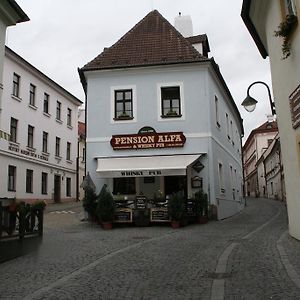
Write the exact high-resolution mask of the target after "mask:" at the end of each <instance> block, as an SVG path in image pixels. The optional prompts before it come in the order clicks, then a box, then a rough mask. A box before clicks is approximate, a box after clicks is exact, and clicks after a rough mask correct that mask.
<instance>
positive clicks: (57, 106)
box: [56, 101, 61, 121]
mask: <svg viewBox="0 0 300 300" xmlns="http://www.w3.org/2000/svg"><path fill="white" fill-rule="evenodd" d="M56 120H59V121H60V120H61V102H59V101H56Z"/></svg>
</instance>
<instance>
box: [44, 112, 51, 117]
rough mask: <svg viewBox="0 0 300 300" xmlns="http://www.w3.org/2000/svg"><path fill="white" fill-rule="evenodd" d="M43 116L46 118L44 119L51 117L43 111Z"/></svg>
mask: <svg viewBox="0 0 300 300" xmlns="http://www.w3.org/2000/svg"><path fill="white" fill-rule="evenodd" d="M43 115H44V116H46V117H48V118H50V117H51V115H50V114H49V113H47V112H45V111H44V112H43Z"/></svg>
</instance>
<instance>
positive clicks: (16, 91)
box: [12, 73, 21, 97]
mask: <svg viewBox="0 0 300 300" xmlns="http://www.w3.org/2000/svg"><path fill="white" fill-rule="evenodd" d="M20 78H21V77H20V75H18V74H16V73H14V75H13V91H12V94H13V96H16V97H19V94H20Z"/></svg>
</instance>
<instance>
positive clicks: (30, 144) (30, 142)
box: [27, 125, 34, 148]
mask: <svg viewBox="0 0 300 300" xmlns="http://www.w3.org/2000/svg"><path fill="white" fill-rule="evenodd" d="M33 132H34V127H33V126H31V125H28V137H27V147H29V148H33Z"/></svg>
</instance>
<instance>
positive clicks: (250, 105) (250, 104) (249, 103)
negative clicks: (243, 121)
mask: <svg viewBox="0 0 300 300" xmlns="http://www.w3.org/2000/svg"><path fill="white" fill-rule="evenodd" d="M257 83H260V84H263V85H264V86H265V87H266V88H267V89H268V96H269V101H270V106H271V111H272V115H273V116H274V115H275V114H276V111H275V103H274V102H273V100H272V97H271V92H270V88H269V86H268V85H267V84H266V83H265V82H263V81H255V82H253V83H251V84H250V85H249V87H248V89H247V97H246V98H245V100H244V101H243V102H242V104H241V105H242V106H244V108H245V109H246V110H247V111H248V112H252V111H254V109H255V107H256V103H257V100H255V99H254V98H252V97H251V96H250V94H249V90H250V88H251V87H252V86H253V85H254V84H257Z"/></svg>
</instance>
